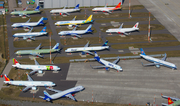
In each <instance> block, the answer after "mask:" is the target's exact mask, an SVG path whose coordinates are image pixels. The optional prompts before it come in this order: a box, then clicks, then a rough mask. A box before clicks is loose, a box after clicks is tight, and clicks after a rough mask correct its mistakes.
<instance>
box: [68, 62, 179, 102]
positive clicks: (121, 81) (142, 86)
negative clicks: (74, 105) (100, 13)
mask: <svg viewBox="0 0 180 106" xmlns="http://www.w3.org/2000/svg"><path fill="white" fill-rule="evenodd" d="M167 61H168V62H173V63H174V64H176V66H177V67H178V68H179V65H180V63H179V58H167ZM141 62H143V63H144V64H146V63H149V62H147V61H145V60H144V59H135V60H120V62H119V63H118V65H120V66H121V67H122V69H123V72H116V70H114V69H110V71H106V70H104V69H92V68H91V67H90V65H92V66H101V64H99V63H98V62H87V63H71V64H70V67H69V71H68V75H67V80H75V81H77V84H76V86H78V85H82V86H84V87H85V90H84V91H82V92H80V93H77V94H76V99H77V100H79V101H90V102H91V101H92V95H93V101H94V102H105V103H118V104H129V103H130V104H133V105H145V104H146V103H147V102H150V103H153V102H154V97H155V100H156V104H158V105H161V103H167V99H163V98H161V93H162V94H164V95H168V96H172V97H180V94H179V92H180V89H179V87H180V84H179V80H180V77H179V75H180V73H179V70H172V69H169V68H167V67H163V66H161V67H160V68H156V67H154V66H151V67H143V66H142V64H141Z"/></svg>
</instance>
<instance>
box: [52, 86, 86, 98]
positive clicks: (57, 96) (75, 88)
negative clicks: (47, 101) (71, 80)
mask: <svg viewBox="0 0 180 106" xmlns="http://www.w3.org/2000/svg"><path fill="white" fill-rule="evenodd" d="M83 89H84V87H83V86H77V87H73V88H70V89H67V90H65V91H62V92H59V93H56V94H53V95H50V97H51V99H58V98H60V97H64V96H66V95H68V94H72V93H76V92H79V91H81V90H83Z"/></svg>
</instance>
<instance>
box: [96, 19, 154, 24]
mask: <svg viewBox="0 0 180 106" xmlns="http://www.w3.org/2000/svg"><path fill="white" fill-rule="evenodd" d="M148 20H149V18H130V19H128V18H126V19H113V20H112V19H104V20H103V19H101V20H95V21H96V22H97V23H110V22H111V21H115V22H133V21H135V22H139V21H148ZM153 20H156V19H155V18H151V21H153Z"/></svg>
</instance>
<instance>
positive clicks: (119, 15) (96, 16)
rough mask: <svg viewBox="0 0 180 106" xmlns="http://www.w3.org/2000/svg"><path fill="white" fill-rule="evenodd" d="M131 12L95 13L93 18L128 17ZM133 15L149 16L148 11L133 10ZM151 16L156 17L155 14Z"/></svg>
mask: <svg viewBox="0 0 180 106" xmlns="http://www.w3.org/2000/svg"><path fill="white" fill-rule="evenodd" d="M128 16H129V13H112V14H110V15H105V14H94V15H93V18H94V19H97V18H98V19H99V18H100V19H101V18H117V17H128ZM131 16H132V17H149V13H148V12H136V13H135V12H133V13H131ZM151 18H154V17H153V15H151Z"/></svg>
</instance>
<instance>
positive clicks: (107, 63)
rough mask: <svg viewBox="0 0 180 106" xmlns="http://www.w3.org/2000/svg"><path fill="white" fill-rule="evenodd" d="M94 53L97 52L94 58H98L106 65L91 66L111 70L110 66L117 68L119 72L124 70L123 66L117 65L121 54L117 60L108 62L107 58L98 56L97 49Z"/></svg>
mask: <svg viewBox="0 0 180 106" xmlns="http://www.w3.org/2000/svg"><path fill="white" fill-rule="evenodd" d="M94 54H95V57H94V59H95V60H97V61H98V62H99V63H101V64H103V65H104V66H91V67H92V68H94V69H98V68H104V69H106V70H107V71H108V70H109V68H113V69H115V70H117V71H118V72H122V71H123V70H122V68H121V67H120V66H119V65H117V63H118V62H119V60H120V58H119V56H118V58H117V59H116V60H115V61H113V62H108V61H106V60H103V59H101V58H100V57H99V56H98V54H97V53H96V51H95V52H94Z"/></svg>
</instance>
